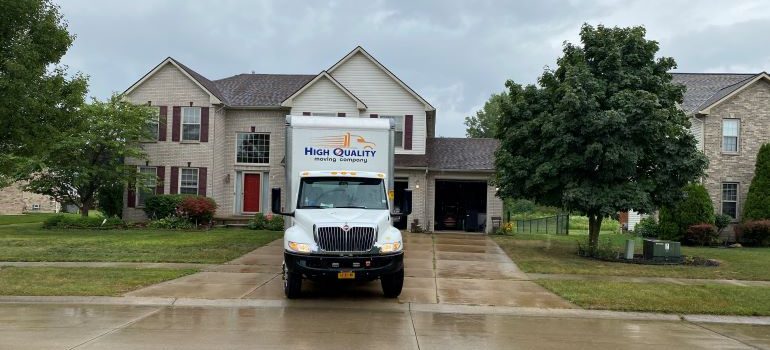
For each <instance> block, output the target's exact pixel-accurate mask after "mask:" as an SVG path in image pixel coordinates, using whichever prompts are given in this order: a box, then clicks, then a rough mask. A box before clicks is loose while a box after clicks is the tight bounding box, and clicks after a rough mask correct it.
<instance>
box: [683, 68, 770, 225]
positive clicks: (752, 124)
mask: <svg viewBox="0 0 770 350" xmlns="http://www.w3.org/2000/svg"><path fill="white" fill-rule="evenodd" d="M673 78H674V82H677V83H680V84H683V85H684V86H685V87H686V88H687V90H686V92H685V95H684V101H683V103H682V108H683V109H684V110H685V111H686V113H687V114H688V115H689V116H690V117H691V122H692V128H691V131H692V133H693V134H694V135H695V136H696V137H697V139H698V149H699V150H700V151H702V152H703V153H704V154H705V155H706V157H707V158H708V161H709V166H708V169H707V170H706V176H705V177H704V178H703V180H702V182H703V184H704V185H705V186H706V189H707V190H708V192H709V195H710V196H711V200H712V201H713V204H714V209H715V211H716V212H717V214H719V213H723V214H727V215H730V216H732V217H733V218H734V219H735V221H739V220H741V215H742V212H743V203H744V201H745V200H746V195H747V193H748V190H749V185H750V184H751V179H752V178H753V177H754V167H755V163H756V159H757V152H758V151H759V148H760V147H761V146H762V144H765V143H768V142H770V76H768V74H767V73H765V72H762V73H758V74H721V73H673Z"/></svg>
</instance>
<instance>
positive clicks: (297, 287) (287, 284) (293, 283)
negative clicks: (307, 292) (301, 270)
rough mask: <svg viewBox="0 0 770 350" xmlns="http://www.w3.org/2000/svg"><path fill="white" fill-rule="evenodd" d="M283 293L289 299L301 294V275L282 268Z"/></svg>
mask: <svg viewBox="0 0 770 350" xmlns="http://www.w3.org/2000/svg"><path fill="white" fill-rule="evenodd" d="M283 271H284V272H283V293H284V294H286V297H287V298H289V299H297V298H299V297H300V295H302V275H301V274H298V273H296V272H289V271H288V270H286V267H284V268H283Z"/></svg>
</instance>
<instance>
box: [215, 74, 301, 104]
mask: <svg viewBox="0 0 770 350" xmlns="http://www.w3.org/2000/svg"><path fill="white" fill-rule="evenodd" d="M313 78H315V75H306V74H238V75H234V76H232V77H229V78H224V79H219V80H214V84H216V86H217V87H218V89H219V90H221V91H222V93H223V95H224V97H225V98H224V101H226V102H225V103H226V104H227V105H228V106H232V107H243V106H259V107H278V106H280V105H281V102H283V101H284V100H285V99H286V98H288V97H289V96H291V95H292V94H293V93H294V92H295V91H297V90H299V89H300V88H301V87H302V86H304V85H305V84H307V83H308V82H310V81H311V80H313Z"/></svg>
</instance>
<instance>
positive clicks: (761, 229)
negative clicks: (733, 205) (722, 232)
mask: <svg viewBox="0 0 770 350" xmlns="http://www.w3.org/2000/svg"><path fill="white" fill-rule="evenodd" d="M739 231H740V232H739V236H740V239H741V241H742V242H743V243H745V244H747V245H758V246H770V220H756V221H749V222H747V223H745V224H743V225H741V226H740V229H739Z"/></svg>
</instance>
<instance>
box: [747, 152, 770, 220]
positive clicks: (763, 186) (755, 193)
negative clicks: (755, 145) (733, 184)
mask: <svg viewBox="0 0 770 350" xmlns="http://www.w3.org/2000/svg"><path fill="white" fill-rule="evenodd" d="M743 219H744V220H746V221H752V220H763V219H770V143H766V144H764V145H762V147H760V149H759V153H757V164H756V166H755V169H754V178H753V179H752V180H751V185H749V193H748V195H747V196H746V203H745V205H744V207H743Z"/></svg>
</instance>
